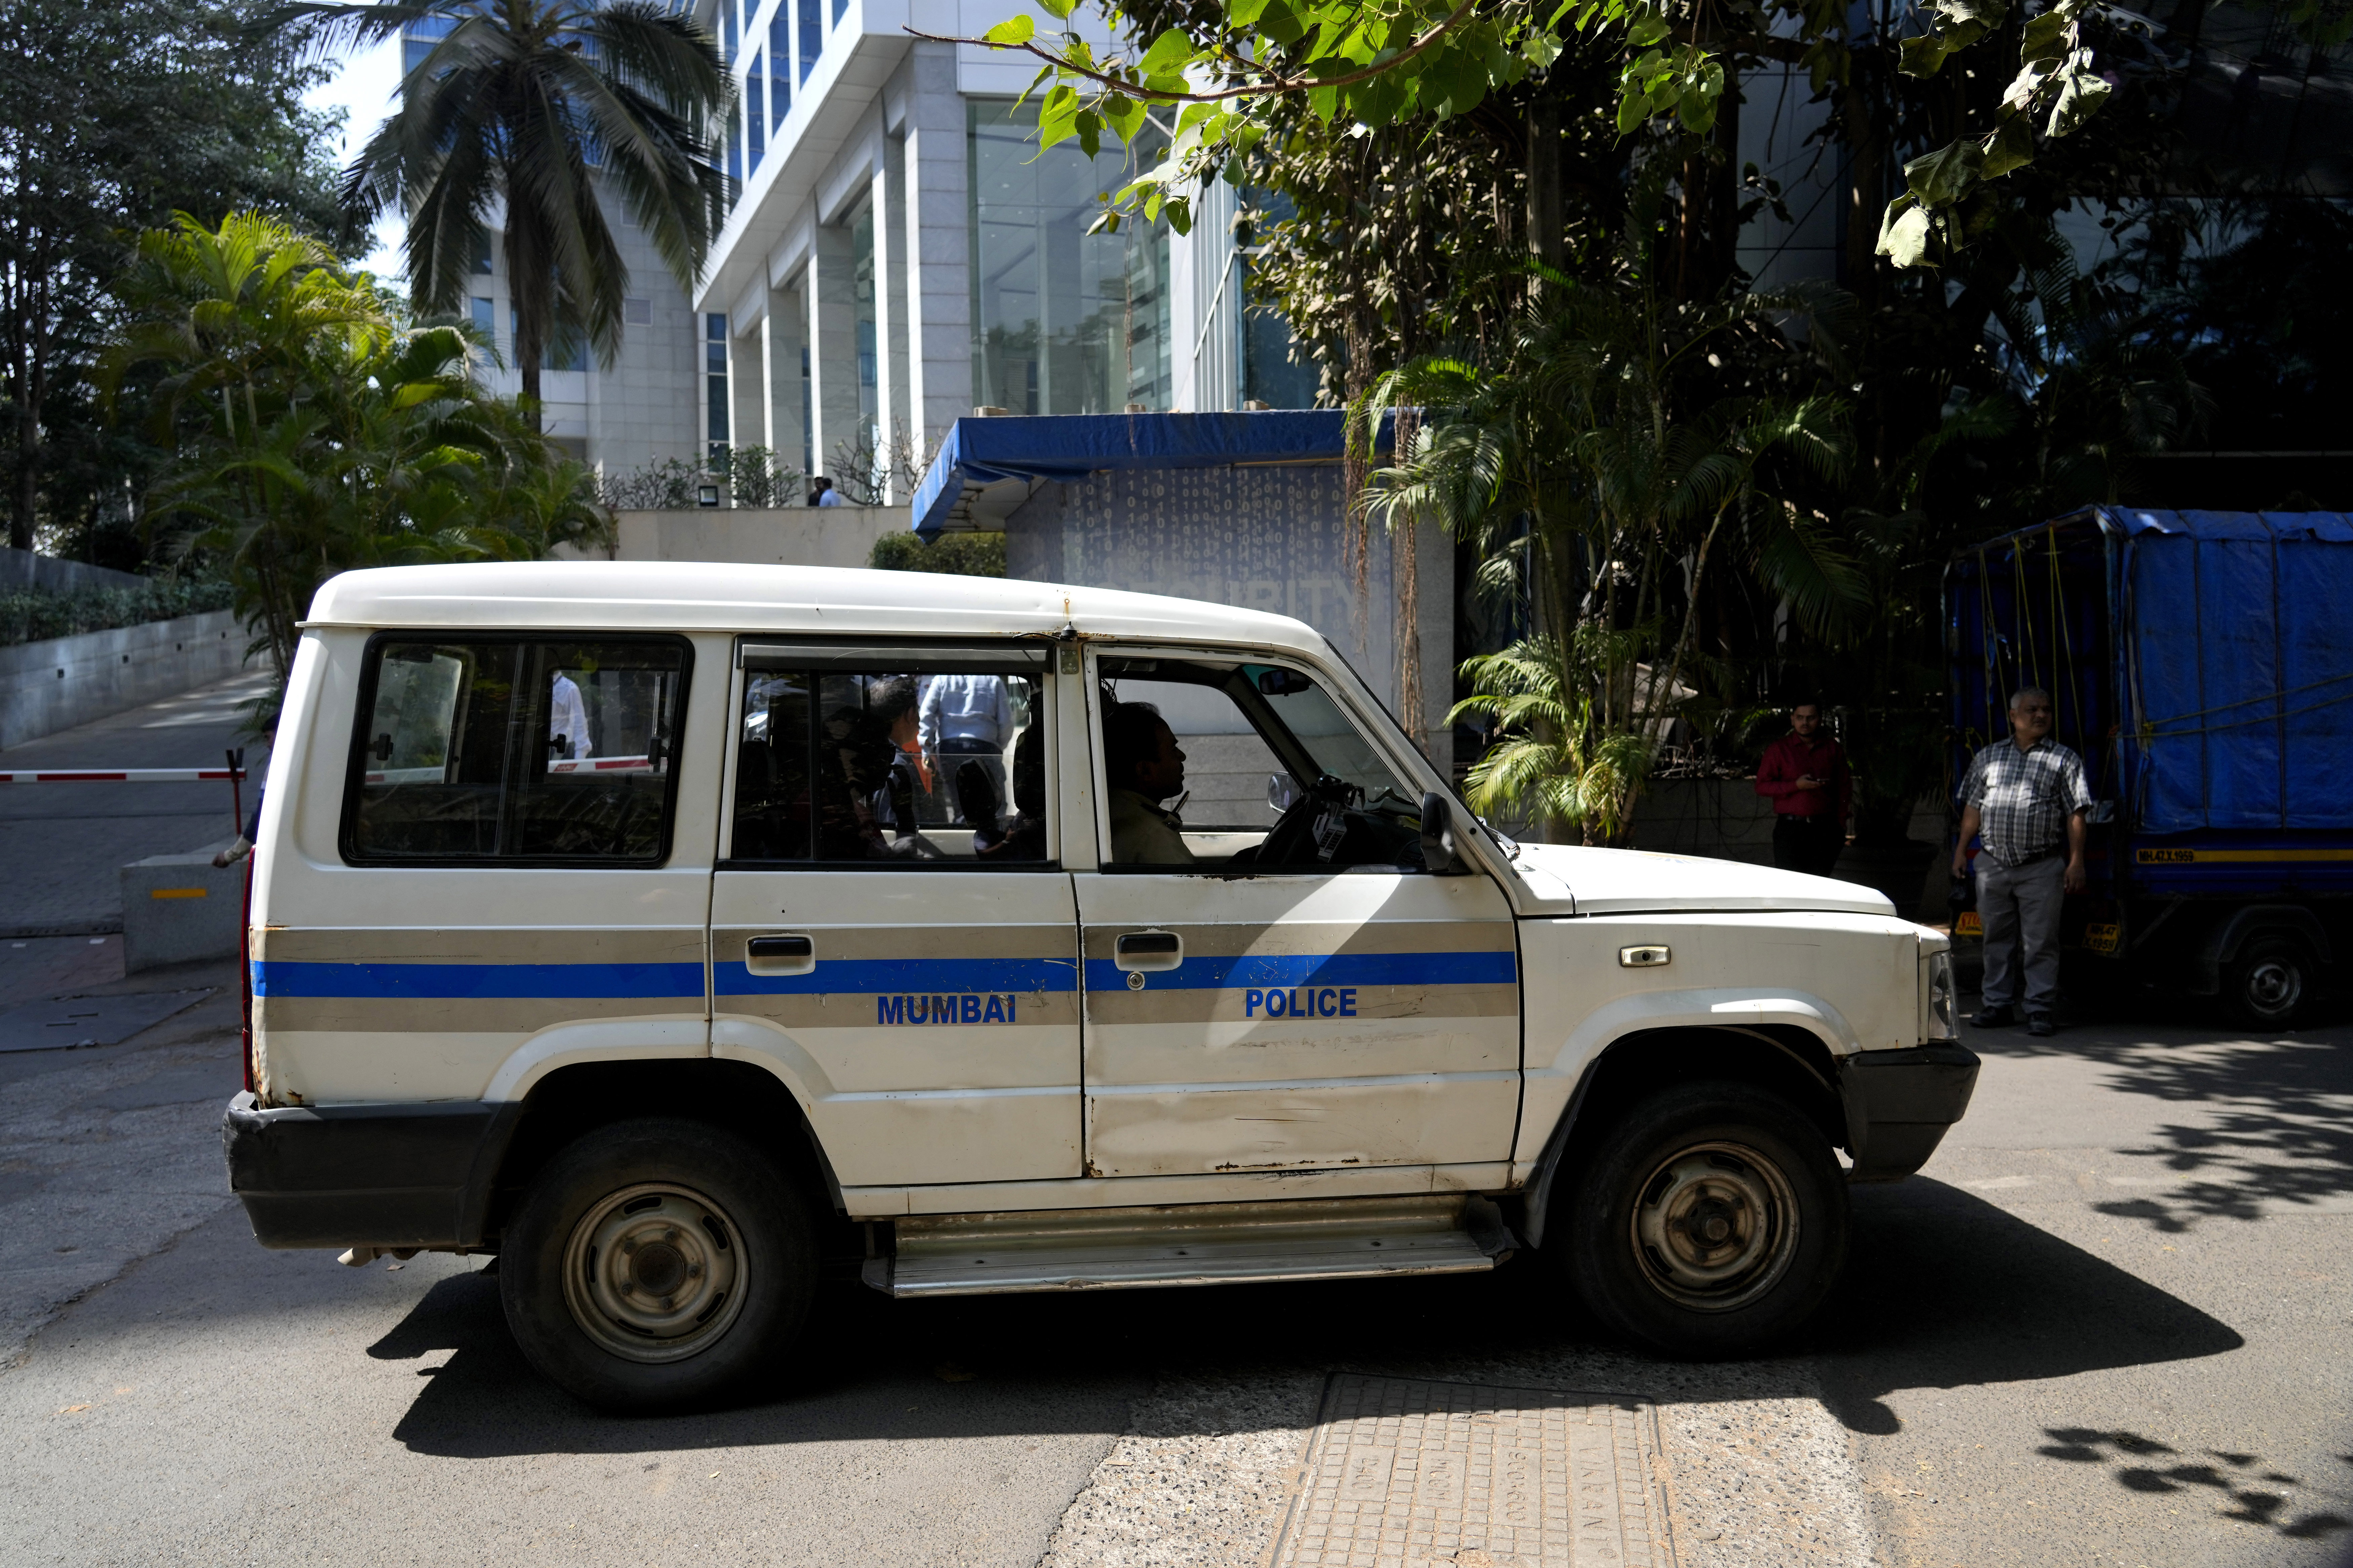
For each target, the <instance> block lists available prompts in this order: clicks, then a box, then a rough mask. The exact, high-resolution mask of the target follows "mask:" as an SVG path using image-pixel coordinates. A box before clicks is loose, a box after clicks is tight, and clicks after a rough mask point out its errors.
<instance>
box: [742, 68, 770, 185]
mask: <svg viewBox="0 0 2353 1568" xmlns="http://www.w3.org/2000/svg"><path fill="white" fill-rule="evenodd" d="M766 87H767V77H766V75H765V72H764V70H763V68H762V67H761V63H760V57H759V56H758V55H756V54H755V55H754V56H753V57H752V68H751V69H750V70H749V71H747V72H745V73H744V124H745V125H747V126H749V127H750V128H751V132H752V155H751V157H750V158H749V159H747V160H746V161H745V162H744V173H745V174H752V173H753V172H754V171H756V170H757V169H758V168H759V166H760V160H761V159H763V158H765V157H766V156H767V155H768V110H767V95H766V92H765V89H766Z"/></svg>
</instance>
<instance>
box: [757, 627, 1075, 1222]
mask: <svg viewBox="0 0 2353 1568" xmlns="http://www.w3.org/2000/svg"><path fill="white" fill-rule="evenodd" d="M738 662H739V668H738V671H737V674H736V677H735V701H734V710H735V719H734V721H733V736H732V738H731V740H730V742H729V744H730V762H729V766H730V774H729V795H728V802H727V810H726V816H727V822H728V826H727V840H726V843H725V845H724V847H723V850H722V857H723V858H722V859H721V861H720V864H719V869H718V871H717V873H716V875H715V876H714V878H713V879H712V928H711V942H712V991H713V999H712V1054H713V1055H714V1056H721V1057H739V1058H747V1059H753V1060H760V1061H764V1062H765V1063H766V1064H767V1065H768V1066H770V1067H771V1068H774V1069H775V1070H776V1071H777V1072H779V1073H780V1074H782V1076H783V1077H784V1078H785V1079H786V1081H787V1082H790V1083H794V1084H797V1085H798V1086H800V1088H801V1089H802V1090H803V1092H804V1093H805V1095H806V1096H807V1105H808V1114H809V1118H810V1121H811V1123H812V1125H813V1130H814V1131H815V1132H816V1133H817V1136H818V1142H820V1143H821V1144H822V1146H823V1147H824V1149H825V1152H826V1155H827V1157H828V1160H830V1161H831V1162H832V1164H833V1169H834V1174H835V1176H836V1177H837V1179H838V1180H839V1181H840V1183H841V1184H843V1185H844V1186H848V1187H857V1186H874V1185H891V1186H906V1185H921V1184H940V1183H954V1182H984V1181H1026V1180H1038V1179H1042V1178H1051V1177H1068V1176H1075V1175H1077V1174H1079V1173H1080V1147H1079V1138H1080V1128H1081V1119H1080V1103H1079V1020H1078V994H1077V984H1078V982H1077V973H1078V971H1077V959H1078V954H1077V914H1076V909H1075V906H1074V904H1073V902H1072V898H1071V879H1070V877H1069V876H1068V875H1067V874H1066V873H1064V872H1063V871H1062V870H1061V869H1060V862H1059V847H1058V844H1057V840H1056V837H1055V823H1054V819H1053V815H1052V812H1051V809H1050V805H1051V803H1050V800H1049V798H1048V796H1049V795H1050V791H1049V790H1048V789H1047V787H1046V781H1047V779H1048V778H1050V777H1051V776H1052V773H1051V770H1052V769H1053V768H1054V766H1055V765H1056V758H1055V756H1054V747H1053V746H1052V743H1051V733H1052V722H1051V720H1052V713H1053V710H1054V704H1055V702H1056V700H1057V694H1056V691H1055V689H1054V684H1053V678H1052V674H1051V672H1050V670H1049V668H1048V658H1047V654H1046V651H1045V650H1043V649H1024V648H1020V647H1011V646H1004V645H1000V646H996V647H943V646H938V645H933V644H896V645H890V644H860V645H858V646H849V647H831V646H828V647H820V646H817V645H814V644H795V643H766V644H759V643H753V644H746V645H744V647H742V648H741V650H740V654H739V660H738Z"/></svg>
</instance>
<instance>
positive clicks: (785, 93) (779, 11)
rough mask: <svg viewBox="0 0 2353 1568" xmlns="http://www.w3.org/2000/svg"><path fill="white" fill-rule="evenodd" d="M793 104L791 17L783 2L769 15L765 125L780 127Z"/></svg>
mask: <svg viewBox="0 0 2353 1568" xmlns="http://www.w3.org/2000/svg"><path fill="white" fill-rule="evenodd" d="M792 107H793V19H792V16H791V13H789V12H788V11H786V9H785V7H784V6H782V5H779V6H777V7H776V15H775V16H771V17H770V18H769V19H768V128H769V129H770V130H771V131H782V130H783V129H784V128H785V116H786V114H787V113H789V112H791V110H792Z"/></svg>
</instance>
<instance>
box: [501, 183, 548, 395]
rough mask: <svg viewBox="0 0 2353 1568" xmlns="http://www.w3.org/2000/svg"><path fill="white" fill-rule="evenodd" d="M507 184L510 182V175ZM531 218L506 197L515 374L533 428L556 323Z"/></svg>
mask: <svg viewBox="0 0 2353 1568" xmlns="http://www.w3.org/2000/svg"><path fill="white" fill-rule="evenodd" d="M507 188H508V189H509V190H510V191H512V189H513V188H514V182H513V180H512V178H510V179H509V180H508V182H507ZM539 238H540V237H539V236H538V235H537V234H536V233H534V232H533V227H532V225H531V223H530V221H529V220H528V219H527V218H526V217H525V216H523V215H522V213H520V212H519V211H518V210H517V209H516V206H515V204H514V200H513V198H512V196H510V197H509V198H508V201H507V235H506V256H507V292H508V294H509V295H510V297H512V299H513V300H514V322H515V330H514V356H515V374H518V375H520V376H521V377H522V415H523V417H524V418H525V419H527V420H529V421H530V422H531V427H532V428H533V430H540V429H543V428H544V426H543V425H542V424H541V423H540V411H539V375H540V370H541V368H542V367H543V365H545V364H546V363H547V339H548V331H549V329H550V328H551V327H552V326H553V325H554V317H555V300H554V292H555V279H554V269H553V268H552V266H551V265H550V262H549V258H548V256H547V247H545V246H544V245H542V244H540V243H539Z"/></svg>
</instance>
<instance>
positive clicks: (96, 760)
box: [0, 674, 269, 983]
mask: <svg viewBox="0 0 2353 1568" xmlns="http://www.w3.org/2000/svg"><path fill="white" fill-rule="evenodd" d="M268 688H269V677H267V676H265V675H260V674H253V675H244V676H239V677H237V678H236V679H230V680H224V681H220V682H217V683H216V684H214V685H211V686H203V687H198V688H197V689H195V690H194V691H190V692H186V693H184V694H183V695H181V696H178V697H173V698H166V699H165V700H163V701H161V702H154V703H150V704H149V705H147V706H146V707H144V708H135V709H132V710H130V711H129V712H126V713H118V714H116V715H115V716H114V717H112V718H111V719H101V720H100V721H97V722H96V723H92V724H84V725H81V726H79V727H78V728H76V729H72V730H65V731H59V732H58V733H57V734H54V735H45V736H43V737H42V738H41V739H39V740H37V741H27V742H25V743H24V744H23V745H21V746H14V747H11V748H10V749H9V750H7V751H5V752H0V772H14V771H16V770H17V769H20V768H48V769H54V768H63V767H102V768H195V767H206V768H216V767H219V766H220V765H221V761H222V758H221V753H222V752H223V751H224V750H226V749H227V748H228V747H230V746H234V745H239V744H244V745H246V766H247V768H248V770H250V771H251V772H252V773H253V774H254V776H255V777H256V778H259V776H260V775H261V770H262V768H263V767H264V766H265V765H266V763H267V760H268V755H269V753H268V751H267V750H266V748H264V747H262V746H260V745H259V744H252V743H248V742H239V741H238V740H237V733H236V732H237V728H238V726H239V725H240V724H241V723H242V722H243V721H244V712H243V710H242V708H241V704H243V703H245V702H248V701H249V700H252V699H253V698H256V697H258V696H259V695H261V693H262V692H264V691H265V690H267V689H268ZM245 803H246V809H247V810H248V811H250V810H251V809H252V805H253V793H252V786H251V785H250V784H248V785H247V787H246V793H245ZM229 806H230V797H229V786H228V785H227V784H22V785H19V784H7V785H0V864H5V865H6V866H7V867H8V873H9V874H8V891H7V895H6V898H5V900H0V937H5V939H6V940H9V941H24V940H26V939H27V938H33V937H45V936H84V937H87V936H90V935H95V934H103V933H106V932H111V931H121V929H122V892H121V884H120V882H119V881H118V880H117V879H116V877H115V872H116V871H117V870H119V869H120V868H121V867H123V866H125V865H128V864H129V863H130V862H132V861H133V860H139V859H143V858H146V857H147V856H150V855H177V854H181V853H184V852H185V851H187V850H190V849H194V848H196V847H199V846H201V845H206V844H213V843H217V842H220V841H221V840H224V839H227V838H232V837H236V836H237V831H238V828H237V826H233V825H232V823H231V821H230V816H229ZM0 983H5V977H0Z"/></svg>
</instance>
